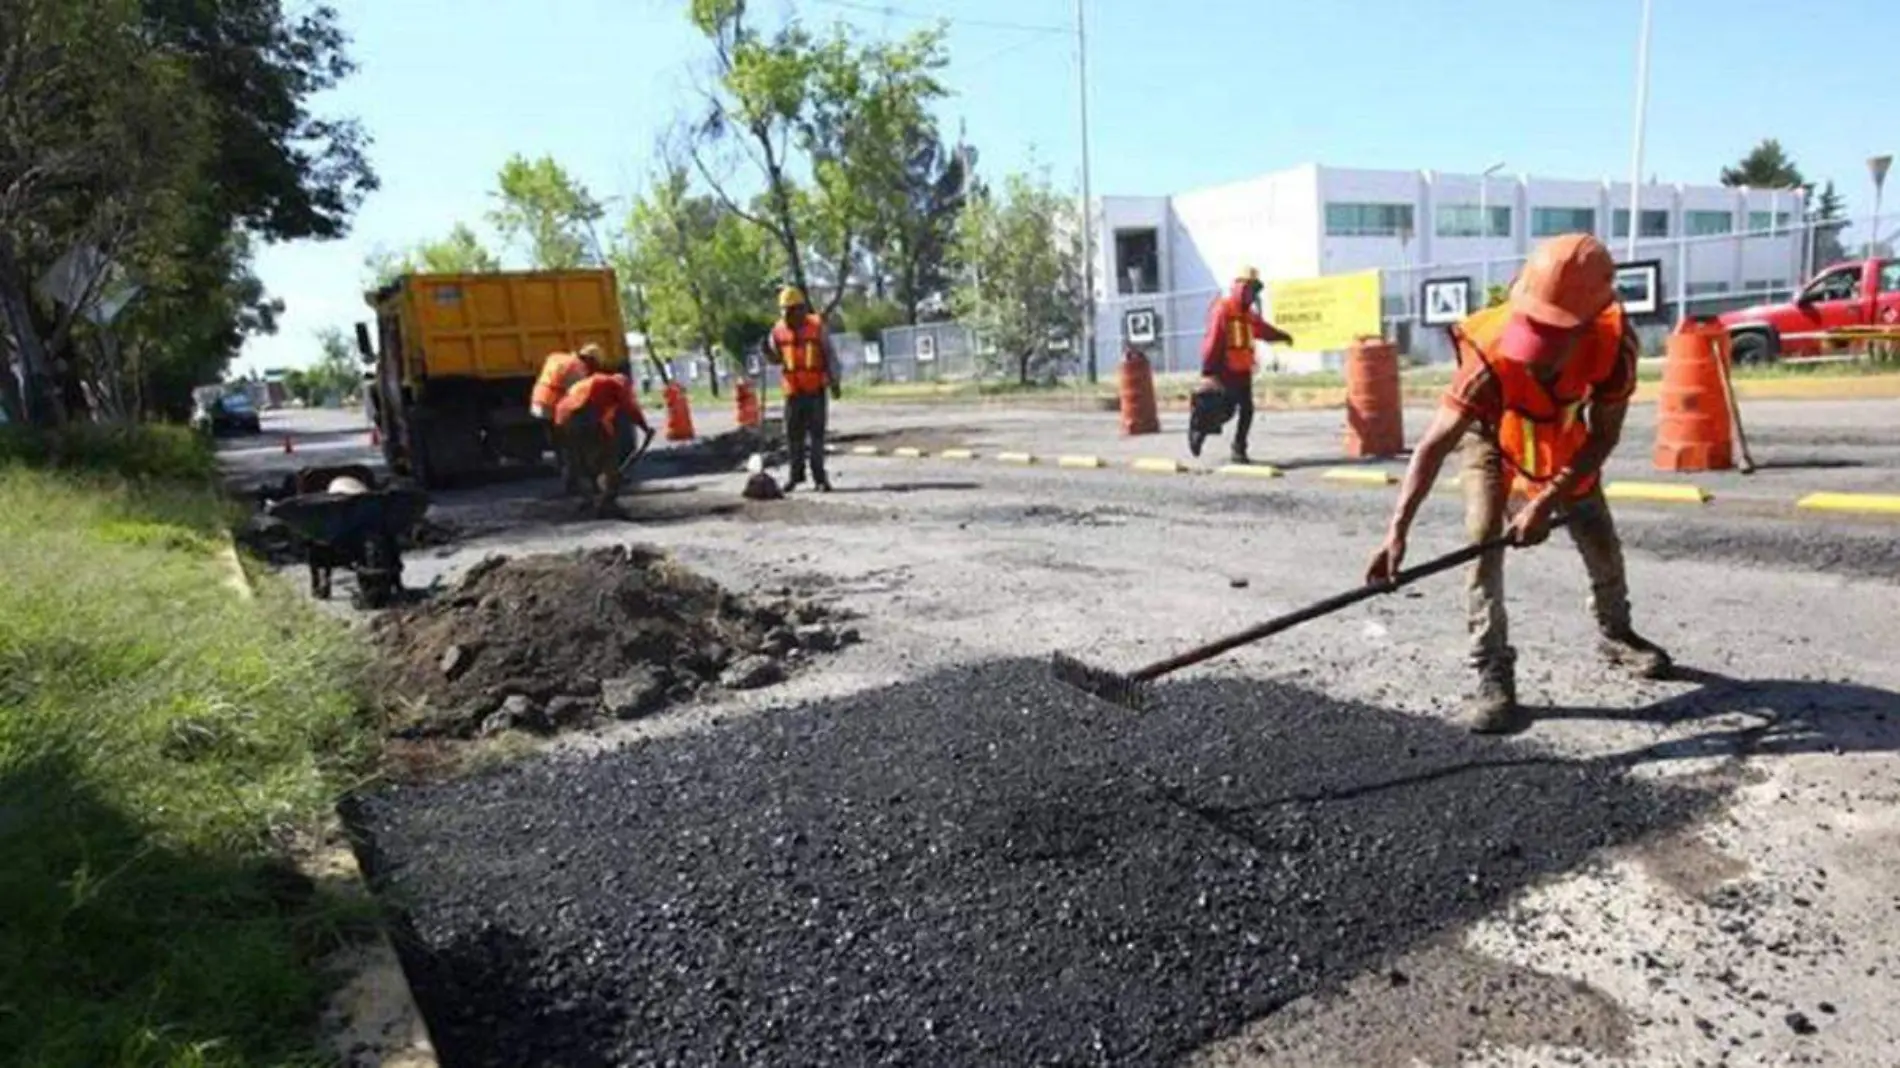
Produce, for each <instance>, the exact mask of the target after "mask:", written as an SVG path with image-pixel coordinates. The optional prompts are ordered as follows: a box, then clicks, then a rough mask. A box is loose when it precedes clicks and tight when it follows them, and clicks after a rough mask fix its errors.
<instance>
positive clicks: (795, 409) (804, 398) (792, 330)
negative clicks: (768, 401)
mask: <svg viewBox="0 0 1900 1068" xmlns="http://www.w3.org/2000/svg"><path fill="white" fill-rule="evenodd" d="M778 308H779V321H778V322H776V323H774V324H772V333H771V334H770V335H769V336H768V337H767V338H766V339H765V343H764V346H763V347H764V350H765V358H766V359H767V360H770V361H772V362H774V363H776V364H778V365H779V369H780V372H781V374H782V377H783V380H784V383H785V438H786V448H787V451H788V452H789V453H790V457H789V458H790V460H791V467H792V477H791V478H790V479H788V480H787V481H786V483H785V488H786V489H787V490H791V489H796V488H797V487H798V485H799V484H800V483H802V482H804V481H805V465H806V462H807V460H808V459H809V461H810V464H811V478H812V483H813V484H814V485H816V486H817V487H818V488H819V489H820V490H822V491H824V492H826V493H829V492H831V479H830V477H828V476H827V475H826V474H825V422H826V420H827V417H828V412H827V410H826V394H827V393H829V394H830V396H831V399H832V400H836V399H837V398H838V394H839V392H840V390H841V384H840V379H839V376H838V354H837V353H836V352H835V351H834V350H833V349H832V347H831V335H830V334H829V333H828V332H827V331H826V330H825V321H824V320H823V319H822V318H820V317H819V316H817V315H815V314H813V312H812V310H811V307H810V305H808V304H807V303H806V302H805V293H804V291H803V290H801V289H799V288H798V287H797V286H786V287H785V288H784V289H781V290H779V294H778Z"/></svg>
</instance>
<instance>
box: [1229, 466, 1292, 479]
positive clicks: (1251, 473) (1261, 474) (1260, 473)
mask: <svg viewBox="0 0 1900 1068" xmlns="http://www.w3.org/2000/svg"><path fill="white" fill-rule="evenodd" d="M1215 470H1216V471H1218V472H1219V473H1221V474H1223V475H1244V476H1246V477H1247V478H1279V477H1280V469H1279V468H1277V467H1275V466H1273V465H1272V464H1222V465H1221V466H1220V467H1218V468H1216V469H1215Z"/></svg>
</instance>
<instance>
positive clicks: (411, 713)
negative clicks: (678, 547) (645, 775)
mask: <svg viewBox="0 0 1900 1068" xmlns="http://www.w3.org/2000/svg"><path fill="white" fill-rule="evenodd" d="M827 619H828V613H827V612H826V610H825V609H824V608H823V607H821V606H819V605H817V604H815V603H812V602H810V601H804V600H797V599H793V598H790V597H781V598H778V599H774V600H760V599H755V598H751V597H745V596H740V595H738V594H735V593H732V592H730V591H728V590H726V589H724V588H722V587H721V586H719V585H718V584H717V583H715V582H713V581H711V580H710V579H707V578H704V577H702V576H700V575H698V574H696V573H694V572H692V571H690V570H688V569H687V568H685V567H683V566H681V565H679V564H678V563H676V562H674V561H673V560H672V559H670V558H669V557H668V556H667V555H666V554H665V553H663V552H661V551H659V550H657V549H653V548H650V547H646V546H639V545H627V546H616V547H612V548H606V549H594V550H587V551H580V552H572V553H565V554H560V555H553V556H531V557H522V558H518V559H514V558H508V557H499V556H497V557H491V558H489V559H487V560H484V561H483V562H481V563H479V564H477V565H476V566H475V567H474V568H472V569H470V570H469V572H468V573H467V574H466V575H465V576H464V577H463V578H462V580H461V581H460V582H459V583H458V584H457V585H456V586H455V587H454V588H452V589H450V590H448V591H446V592H444V593H442V594H440V595H438V596H436V597H435V598H433V599H431V600H429V601H427V602H425V603H423V604H420V605H415V606H412V607H408V608H401V609H396V610H394V611H391V612H388V613H385V614H384V615H382V616H381V617H379V618H378V619H377V620H376V622H375V624H374V633H375V636H376V640H377V644H378V645H379V646H380V647H381V649H382V651H383V652H384V654H385V656H384V667H383V677H382V679H381V680H380V681H381V687H380V690H381V693H382V695H383V698H384V704H385V707H386V708H387V709H388V710H389V711H390V713H391V714H392V715H393V716H394V724H393V726H394V733H396V734H397V735H398V736H399V737H405V738H428V737H441V736H448V737H457V738H467V737H473V736H476V735H481V734H492V733H496V732H498V731H501V730H506V729H515V728H525V729H530V730H541V731H545V730H554V729H561V728H567V727H576V726H584V725H586V724H587V723H589V722H591V721H593V720H594V719H597V718H599V717H601V716H618V717H619V718H631V717H632V716H635V715H642V714H646V713H649V712H652V711H654V710H656V709H658V708H661V707H664V706H666V705H668V704H673V703H677V702H680V701H683V700H689V699H691V698H692V697H693V696H695V695H696V694H697V693H698V692H699V691H701V690H703V689H705V688H707V687H710V686H715V685H719V684H720V682H721V680H722V679H724V680H725V681H726V682H728V683H731V684H732V685H734V686H745V685H749V684H750V685H756V684H758V683H757V682H750V683H749V682H748V680H758V679H772V680H776V679H778V678H782V677H783V676H784V673H785V670H786V668H787V667H789V666H791V665H793V664H795V663H796V662H798V661H799V660H802V659H804V658H805V657H806V656H807V655H808V654H810V653H815V652H824V651H829V650H830V649H834V648H836V647H837V646H838V645H840V644H843V643H844V642H846V641H848V640H852V639H854V638H855V635H854V634H853V633H852V632H848V631H846V632H839V631H836V630H833V629H832V628H831V627H830V626H828V625H827V624H826V620H827ZM761 659H762V660H763V661H765V662H767V663H770V664H772V665H774V668H775V670H770V669H765V670H762V669H760V668H759V664H758V662H759V661H760V660H761Z"/></svg>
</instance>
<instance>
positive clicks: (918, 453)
mask: <svg viewBox="0 0 1900 1068" xmlns="http://www.w3.org/2000/svg"><path fill="white" fill-rule="evenodd" d="M891 455H892V456H902V457H903V458H904V459H906V460H921V459H923V458H924V457H926V456H928V455H930V454H929V453H927V452H925V451H924V450H922V449H919V448H917V447H916V446H914V445H906V446H904V447H903V448H901V449H892V450H891Z"/></svg>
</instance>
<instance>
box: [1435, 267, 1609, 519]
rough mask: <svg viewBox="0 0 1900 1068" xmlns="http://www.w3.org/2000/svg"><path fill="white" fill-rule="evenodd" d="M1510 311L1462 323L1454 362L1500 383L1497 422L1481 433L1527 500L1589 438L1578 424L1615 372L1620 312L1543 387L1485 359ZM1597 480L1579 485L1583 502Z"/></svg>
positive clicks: (1599, 325) (1508, 365)
mask: <svg viewBox="0 0 1900 1068" xmlns="http://www.w3.org/2000/svg"><path fill="white" fill-rule="evenodd" d="M1510 317H1511V310H1510V308H1509V306H1508V305H1499V306H1498V307H1495V308H1486V309H1484V310H1483V311H1481V312H1478V313H1476V314H1475V315H1472V316H1470V317H1469V318H1467V319H1465V321H1464V322H1462V323H1459V324H1458V327H1457V337H1458V338H1459V345H1458V359H1459V361H1460V362H1463V361H1466V360H1478V361H1481V362H1482V363H1483V364H1484V366H1485V367H1486V368H1487V369H1488V370H1489V371H1490V373H1491V376H1492V378H1494V379H1495V380H1496V381H1497V383H1498V389H1499V393H1500V395H1501V396H1502V398H1503V408H1502V415H1501V417H1500V418H1499V420H1498V424H1497V425H1496V426H1495V427H1486V430H1487V431H1489V432H1490V433H1491V435H1492V436H1493V437H1494V438H1495V439H1496V441H1497V443H1498V449H1499V451H1500V452H1502V453H1503V454H1504V459H1505V461H1506V462H1507V463H1509V464H1510V465H1511V467H1512V468H1513V469H1514V470H1515V477H1514V479H1513V488H1514V489H1515V490H1516V491H1517V492H1520V493H1524V494H1532V493H1535V492H1537V490H1538V488H1539V487H1541V486H1542V485H1543V484H1545V483H1548V482H1550V481H1551V480H1552V479H1554V478H1556V477H1557V476H1558V475H1560V474H1562V473H1563V471H1564V468H1565V467H1567V466H1569V464H1570V461H1571V460H1573V459H1575V458H1576V455H1577V451H1578V450H1579V449H1582V448H1583V443H1584V442H1585V441H1588V440H1589V438H1590V428H1589V426H1587V425H1586V424H1585V423H1584V421H1583V419H1582V418H1581V416H1582V414H1583V408H1584V405H1586V404H1588V403H1589V402H1590V398H1591V394H1592V392H1593V391H1594V389H1595V387H1596V386H1597V385H1598V384H1600V383H1602V382H1603V381H1604V380H1606V379H1608V378H1609V377H1610V375H1611V374H1612V373H1613V372H1615V370H1616V361H1617V360H1619V359H1621V358H1622V351H1623V306H1622V305H1621V304H1617V303H1615V302H1612V303H1611V304H1610V306H1609V307H1607V308H1605V309H1603V311H1602V312H1601V313H1599V314H1598V315H1597V317H1596V320H1595V321H1594V322H1592V323H1591V324H1590V328H1589V330H1588V331H1586V332H1585V333H1584V335H1583V336H1582V337H1581V338H1580V339H1578V342H1577V348H1576V351H1574V352H1572V353H1571V355H1570V359H1569V360H1568V361H1567V362H1566V363H1565V364H1564V366H1563V369H1562V370H1561V371H1559V372H1558V374H1557V380H1556V381H1555V382H1553V383H1551V384H1550V385H1549V386H1548V387H1546V386H1545V385H1544V384H1543V383H1542V382H1540V381H1538V379H1537V376H1536V375H1534V374H1532V373H1531V369H1530V368H1529V367H1527V366H1526V365H1524V364H1522V363H1519V362H1517V361H1516V360H1507V359H1504V358H1503V357H1501V356H1493V355H1490V353H1491V352H1492V351H1493V350H1494V349H1495V348H1496V346H1497V342H1498V338H1499V337H1500V336H1501V335H1502V334H1503V333H1504V327H1505V324H1506V323H1507V322H1509V321H1510ZM1596 484H1597V475H1596V474H1592V475H1591V476H1590V477H1589V478H1587V479H1585V480H1584V481H1583V482H1581V483H1579V484H1578V485H1577V488H1576V491H1575V492H1574V493H1573V494H1572V497H1573V499H1574V498H1581V497H1584V496H1585V495H1587V494H1588V493H1589V492H1590V491H1591V490H1592V489H1594V488H1596Z"/></svg>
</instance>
